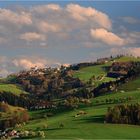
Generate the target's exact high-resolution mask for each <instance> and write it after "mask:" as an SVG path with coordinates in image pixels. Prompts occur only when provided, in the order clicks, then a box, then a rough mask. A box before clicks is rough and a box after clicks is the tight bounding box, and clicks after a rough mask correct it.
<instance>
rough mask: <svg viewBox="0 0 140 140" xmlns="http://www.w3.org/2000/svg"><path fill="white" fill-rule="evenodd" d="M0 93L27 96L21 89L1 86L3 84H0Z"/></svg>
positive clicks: (9, 85) (15, 86) (7, 85)
mask: <svg viewBox="0 0 140 140" xmlns="http://www.w3.org/2000/svg"><path fill="white" fill-rule="evenodd" d="M0 92H10V93H13V94H15V95H20V94H28V93H27V92H25V91H24V90H23V89H22V88H21V87H19V86H17V85H14V84H3V83H0Z"/></svg>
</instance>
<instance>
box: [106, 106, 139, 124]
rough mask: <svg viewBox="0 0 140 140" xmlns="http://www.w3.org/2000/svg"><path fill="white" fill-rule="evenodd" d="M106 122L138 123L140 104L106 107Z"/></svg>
mask: <svg viewBox="0 0 140 140" xmlns="http://www.w3.org/2000/svg"><path fill="white" fill-rule="evenodd" d="M105 119H106V122H108V123H122V124H134V125H136V124H137V125H140V104H131V105H117V106H114V107H111V108H108V112H107V114H106V117H105Z"/></svg>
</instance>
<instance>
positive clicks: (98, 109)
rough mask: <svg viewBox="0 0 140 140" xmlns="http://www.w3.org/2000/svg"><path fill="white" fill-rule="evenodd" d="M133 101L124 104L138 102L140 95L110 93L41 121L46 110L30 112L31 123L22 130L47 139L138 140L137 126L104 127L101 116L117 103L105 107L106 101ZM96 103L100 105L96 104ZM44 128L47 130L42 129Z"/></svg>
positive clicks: (116, 125) (107, 125)
mask: <svg viewBox="0 0 140 140" xmlns="http://www.w3.org/2000/svg"><path fill="white" fill-rule="evenodd" d="M131 96H133V98H132V99H131V100H130V101H127V102H125V103H134V102H140V93H139V92H138V91H132V92H125V93H114V94H108V95H104V96H100V97H97V98H95V99H92V104H91V105H90V106H87V105H82V106H80V107H79V108H78V109H74V110H72V111H64V112H60V113H57V114H56V115H54V116H52V117H47V118H44V117H43V116H44V115H45V114H46V112H47V111H46V110H38V111H32V112H30V114H31V116H32V117H34V120H32V121H30V122H29V123H28V124H26V125H25V126H23V128H22V129H25V130H34V131H36V130H42V131H44V132H45V134H46V138H48V139H62V138H72V139H82V138H85V139H87V138H88V139H89V138H92V139H97V138H106V139H109V138H112V139H113V138H114V139H119V138H122V139H130V138H132V139H134V138H140V133H139V131H140V126H136V125H135V126H134V125H124V124H107V123H105V122H104V116H105V114H106V112H107V109H108V107H110V106H114V105H115V104H120V103H106V102H105V101H106V99H120V98H124V97H125V98H127V97H131ZM97 100H98V101H100V103H97ZM81 110H82V111H84V112H86V114H85V115H81V116H78V117H75V115H76V114H77V113H78V112H79V111H81ZM61 123H63V125H64V127H63V128H60V124H61ZM45 125H47V126H48V128H45V127H44V126H45Z"/></svg>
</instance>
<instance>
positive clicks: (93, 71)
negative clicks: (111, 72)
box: [73, 63, 115, 86]
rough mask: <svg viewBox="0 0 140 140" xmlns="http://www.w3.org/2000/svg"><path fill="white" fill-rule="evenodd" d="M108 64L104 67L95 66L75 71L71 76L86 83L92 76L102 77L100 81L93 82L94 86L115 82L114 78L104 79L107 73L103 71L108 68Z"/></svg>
mask: <svg viewBox="0 0 140 140" xmlns="http://www.w3.org/2000/svg"><path fill="white" fill-rule="evenodd" d="M109 65H110V63H106V64H104V65H96V66H89V67H85V68H81V69H80V70H78V71H75V72H74V74H73V76H74V77H78V78H79V79H80V80H82V81H84V82H87V81H88V80H89V79H90V78H91V77H92V76H95V78H97V77H99V76H103V78H102V80H94V82H95V85H96V86H97V85H98V84H100V83H102V82H108V81H113V80H115V79H114V78H110V77H106V74H107V72H106V71H105V69H104V67H105V66H109Z"/></svg>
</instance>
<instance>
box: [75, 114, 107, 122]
mask: <svg viewBox="0 0 140 140" xmlns="http://www.w3.org/2000/svg"><path fill="white" fill-rule="evenodd" d="M104 117H105V116H104V115H96V116H91V117H86V118H80V117H79V119H78V120H74V121H79V122H80V123H81V122H82V123H104Z"/></svg>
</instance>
